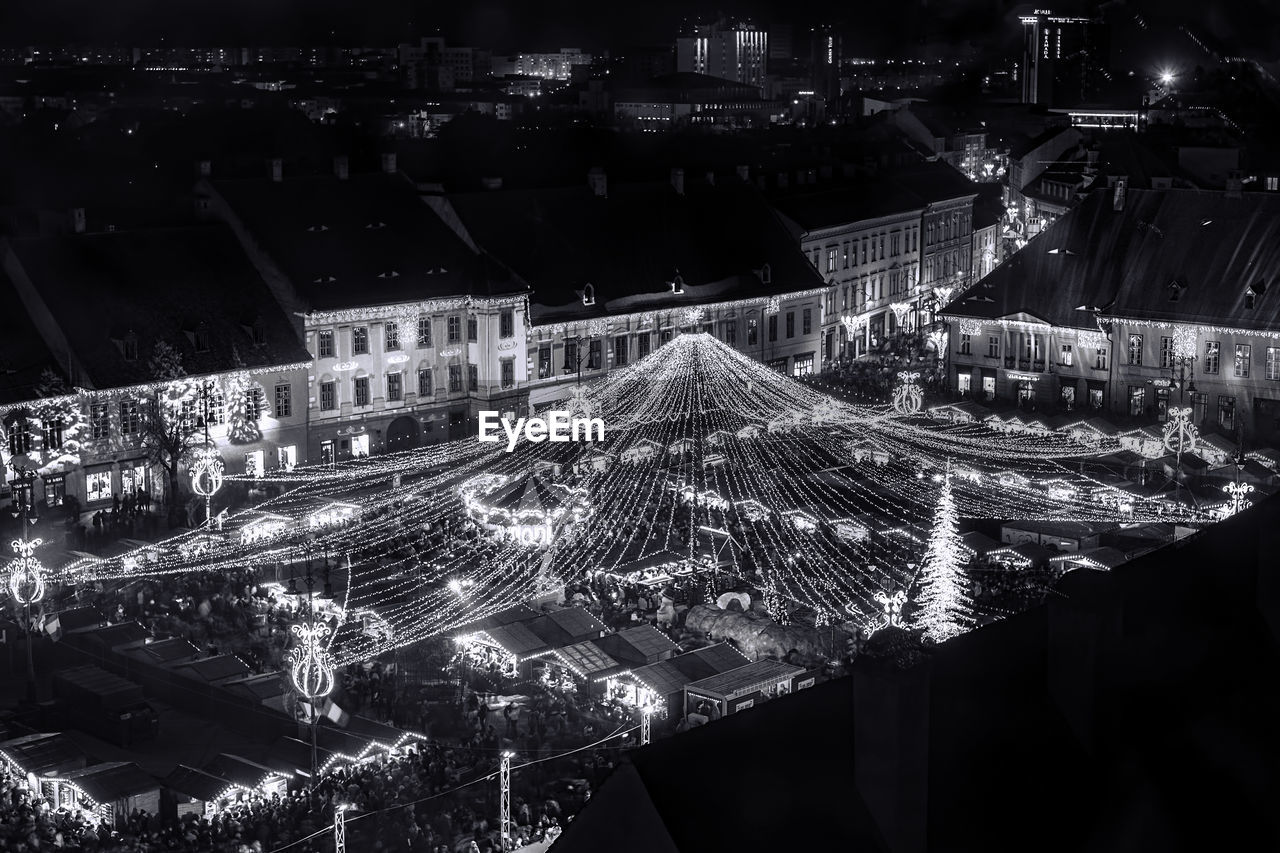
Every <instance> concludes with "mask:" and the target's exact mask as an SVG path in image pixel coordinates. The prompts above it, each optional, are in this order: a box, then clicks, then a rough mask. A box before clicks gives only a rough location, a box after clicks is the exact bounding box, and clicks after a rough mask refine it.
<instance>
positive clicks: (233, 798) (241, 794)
mask: <svg viewBox="0 0 1280 853" xmlns="http://www.w3.org/2000/svg"><path fill="white" fill-rule="evenodd" d="M164 790H165V796H164V798H163V799H162V801H161V808H162V810H163V812H164V813H165V814H166V816H168V817H171V818H182V817H185V816H186V815H195V816H196V817H203V818H211V817H213V816H214V815H216V814H217V813H218V812H220V811H222V810H223V809H224V808H226V807H227V806H228V805H230V804H231V803H236V802H241V801H244V800H246V799H250V798H252V797H253V791H252V790H250V789H248V788H242V787H240V786H238V785H234V784H232V785H229V784H228V783H227V780H226V779H223V778H222V777H220V776H214V775H213V774H211V773H206V772H204V771H203V770H197V769H196V768H194V767H188V766H186V765H185V764H179V765H178V766H177V767H176V768H174V771H173V772H172V773H170V774H169V775H168V776H166V777H165V780H164Z"/></svg>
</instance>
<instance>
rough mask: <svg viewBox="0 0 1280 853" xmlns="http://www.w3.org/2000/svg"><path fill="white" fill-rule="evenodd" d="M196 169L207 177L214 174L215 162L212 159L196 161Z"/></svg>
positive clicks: (201, 175)
mask: <svg viewBox="0 0 1280 853" xmlns="http://www.w3.org/2000/svg"><path fill="white" fill-rule="evenodd" d="M196 171H197V172H199V173H200V177H202V178H207V177H209V176H210V175H212V174H213V162H212V161H210V160H198V161H196Z"/></svg>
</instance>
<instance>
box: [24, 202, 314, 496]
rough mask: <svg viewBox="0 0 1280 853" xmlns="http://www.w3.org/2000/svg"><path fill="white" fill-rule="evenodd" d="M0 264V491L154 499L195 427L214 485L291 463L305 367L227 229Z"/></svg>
mask: <svg viewBox="0 0 1280 853" xmlns="http://www.w3.org/2000/svg"><path fill="white" fill-rule="evenodd" d="M0 256H2V258H3V260H2V261H0V263H2V265H3V271H4V282H5V287H7V288H9V290H10V293H11V296H12V301H11V302H10V304H11V305H12V306H14V308H15V309H16V310H13V311H11V312H9V316H8V320H7V322H8V323H9V324H10V325H11V326H13V327H14V329H16V330H18V332H19V334H20V336H19V337H18V338H17V346H16V347H15V342H14V340H13V339H10V341H9V343H8V346H9V347H11V348H13V351H11V352H9V353H7V357H8V358H17V359H21V362H19V363H21V364H23V365H24V371H23V372H22V373H21V374H20V375H19V376H18V377H17V378H18V380H20V381H15V382H12V383H11V384H10V385H9V386H8V387H7V388H5V389H4V391H3V397H2V398H0V430H3V433H4V434H3V436H2V438H3V440H2V441H0V457H2V459H0V461H3V462H4V464H5V466H6V467H7V469H8V470H7V471H6V475H7V476H6V477H5V480H6V482H7V485H8V486H9V488H10V489H11V490H14V489H17V490H21V491H23V492H26V491H27V490H31V491H32V492H33V494H32V495H31V497H32V498H33V499H34V503H35V504H36V505H44V506H49V507H52V506H58V505H61V504H62V503H64V501H65V500H66V498H67V497H68V496H74V497H75V498H76V499H77V500H78V501H79V503H80V505H81V507H82V508H83V509H85V510H96V509H102V508H111V506H112V505H113V502H114V498H115V497H117V496H118V497H120V498H121V499H123V498H125V497H127V496H129V495H132V494H134V493H140V492H145V493H146V494H147V495H148V496H149V497H150V498H151V499H152V500H155V501H159V500H160V499H162V498H163V497H164V496H165V495H166V494H167V493H168V492H169V491H170V490H171V489H172V485H173V483H174V481H175V479H176V477H178V476H185V474H186V466H187V463H188V462H189V459H190V456H191V452H192V451H194V450H195V449H196V448H197V447H200V446H203V445H204V443H205V436H206V428H207V436H208V439H209V441H210V442H211V443H212V444H213V445H214V447H215V449H216V454H217V456H218V457H219V458H220V459H221V462H222V465H223V468H224V470H225V471H227V472H228V473H235V474H240V473H246V472H253V471H258V472H260V473H261V472H265V471H268V470H272V469H276V468H279V467H285V468H288V467H291V466H293V465H295V464H298V462H299V461H300V460H301V455H302V451H303V449H304V448H305V443H306V407H305V405H304V404H303V398H304V395H305V393H306V385H305V381H306V374H307V367H308V365H309V362H310V359H309V357H308V355H307V353H306V351H305V350H304V349H303V348H302V346H301V345H300V344H299V343H298V340H297V338H296V336H295V335H294V334H293V333H292V330H291V328H290V324H289V322H288V319H287V318H286V317H285V316H284V314H283V313H282V312H281V310H280V308H279V306H278V305H276V303H275V302H274V300H272V299H271V295H270V293H269V292H268V291H267V289H266V287H265V286H264V285H263V282H262V280H261V278H259V277H258V275H257V273H256V272H255V271H254V270H253V268H252V267H251V266H250V265H249V263H248V261H247V260H246V259H245V257H244V255H243V254H242V253H240V252H239V250H238V247H237V245H236V241H235V238H234V237H233V235H232V234H231V233H230V231H229V230H227V229H226V228H223V227H218V226H197V227H177V228H161V229H146V230H137V231H119V232H107V233H98V234H86V233H73V234H69V235H64V236H60V237H45V238H35V239H25V240H11V241H8V242H7V243H5V244H4V246H3V248H2V249H0ZM175 460H176V461H175ZM21 470H26V471H34V472H35V473H36V475H37V478H36V479H35V480H34V481H33V482H31V483H30V484H27V483H24V482H22V481H21V479H20V478H19V476H18V472H19V471H21Z"/></svg>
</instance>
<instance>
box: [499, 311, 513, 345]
mask: <svg viewBox="0 0 1280 853" xmlns="http://www.w3.org/2000/svg"><path fill="white" fill-rule="evenodd" d="M515 336H516V312H515V311H513V310H512V309H510V308H504V309H502V312H501V313H500V314H498V337H500V338H514V337H515Z"/></svg>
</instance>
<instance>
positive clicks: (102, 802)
mask: <svg viewBox="0 0 1280 853" xmlns="http://www.w3.org/2000/svg"><path fill="white" fill-rule="evenodd" d="M49 784H50V787H51V788H52V801H53V802H55V803H57V804H58V805H59V806H61V807H63V808H65V809H68V810H70V811H73V812H80V813H82V814H85V815H91V816H92V817H93V818H94V819H96V820H100V821H102V822H103V823H105V824H107V825H108V826H119V825H121V824H123V823H124V822H125V821H127V820H128V819H129V815H130V814H132V813H133V812H134V811H135V810H139V811H142V810H145V811H146V812H147V813H148V814H159V813H160V781H159V780H158V779H156V778H155V777H154V776H152V775H151V774H150V773H147V772H145V771H144V770H143V769H142V768H141V767H139V766H138V765H136V764H134V763H133V762H130V761H111V762H107V763H105V764H93V765H90V766H88V767H85V768H83V769H80V770H73V771H72V772H70V773H67V774H64V775H61V776H55V777H53V778H51V779H50V780H49Z"/></svg>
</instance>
